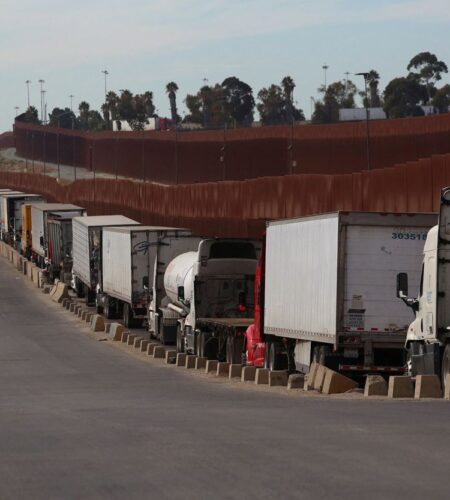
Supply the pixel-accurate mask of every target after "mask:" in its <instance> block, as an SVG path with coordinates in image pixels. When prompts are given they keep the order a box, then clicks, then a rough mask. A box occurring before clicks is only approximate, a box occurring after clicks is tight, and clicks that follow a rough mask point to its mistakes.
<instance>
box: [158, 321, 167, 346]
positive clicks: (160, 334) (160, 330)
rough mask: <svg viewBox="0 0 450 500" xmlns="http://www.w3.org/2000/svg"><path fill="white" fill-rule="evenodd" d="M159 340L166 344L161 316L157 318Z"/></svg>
mask: <svg viewBox="0 0 450 500" xmlns="http://www.w3.org/2000/svg"><path fill="white" fill-rule="evenodd" d="M159 341H160V342H161V344H162V345H167V339H166V338H165V327H164V321H163V318H160V320H159Z"/></svg>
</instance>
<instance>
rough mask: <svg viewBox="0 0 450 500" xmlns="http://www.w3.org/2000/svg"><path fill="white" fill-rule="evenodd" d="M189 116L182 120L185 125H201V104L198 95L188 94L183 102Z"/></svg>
mask: <svg viewBox="0 0 450 500" xmlns="http://www.w3.org/2000/svg"><path fill="white" fill-rule="evenodd" d="M184 103H185V104H186V107H187V109H188V110H189V114H187V115H186V116H185V118H184V122H186V123H203V113H202V102H201V100H200V97H199V95H198V94H196V95H192V94H188V95H187V96H186V99H185V100H184Z"/></svg>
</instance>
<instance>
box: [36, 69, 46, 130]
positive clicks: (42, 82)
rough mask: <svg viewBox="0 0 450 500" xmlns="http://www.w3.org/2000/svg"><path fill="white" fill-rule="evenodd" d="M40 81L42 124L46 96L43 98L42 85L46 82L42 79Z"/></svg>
mask: <svg viewBox="0 0 450 500" xmlns="http://www.w3.org/2000/svg"><path fill="white" fill-rule="evenodd" d="M38 81H39V84H40V86H41V122H43V121H44V96H43V90H42V85H43V84H44V83H45V80H42V78H41V79H40V80H38Z"/></svg>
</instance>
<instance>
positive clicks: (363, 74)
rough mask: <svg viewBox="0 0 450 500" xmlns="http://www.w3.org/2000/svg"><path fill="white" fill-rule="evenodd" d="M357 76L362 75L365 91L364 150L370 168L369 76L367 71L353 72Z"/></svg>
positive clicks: (368, 168)
mask: <svg viewBox="0 0 450 500" xmlns="http://www.w3.org/2000/svg"><path fill="white" fill-rule="evenodd" d="M355 75H357V76H362V77H364V88H365V92H366V102H365V108H366V152H367V170H370V169H371V167H372V165H371V158H370V129H369V97H368V93H367V79H368V77H369V73H368V72H362V73H355Z"/></svg>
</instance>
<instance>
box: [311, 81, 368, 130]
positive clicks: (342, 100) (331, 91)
mask: <svg viewBox="0 0 450 500" xmlns="http://www.w3.org/2000/svg"><path fill="white" fill-rule="evenodd" d="M319 92H322V93H323V94H324V96H323V100H322V101H316V103H315V107H314V113H313V116H312V122H313V123H335V122H337V121H339V110H340V109H342V108H354V107H355V95H356V94H357V93H358V89H357V88H356V85H355V84H354V83H353V82H352V81H351V80H345V81H337V82H333V83H331V84H330V85H328V87H327V88H326V89H325V87H324V86H322V87H321V88H320V89H319Z"/></svg>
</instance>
